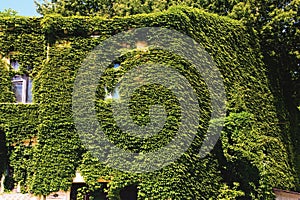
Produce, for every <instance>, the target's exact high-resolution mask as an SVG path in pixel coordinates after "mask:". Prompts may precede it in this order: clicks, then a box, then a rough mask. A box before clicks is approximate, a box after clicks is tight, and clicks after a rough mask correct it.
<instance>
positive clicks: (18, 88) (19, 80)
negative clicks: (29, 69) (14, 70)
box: [12, 75, 32, 103]
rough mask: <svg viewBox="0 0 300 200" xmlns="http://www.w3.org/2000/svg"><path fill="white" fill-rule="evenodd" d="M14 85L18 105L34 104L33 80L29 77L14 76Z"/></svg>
mask: <svg viewBox="0 0 300 200" xmlns="http://www.w3.org/2000/svg"><path fill="white" fill-rule="evenodd" d="M12 85H13V92H14V93H15V97H16V101H17V103H31V102H32V91H31V90H32V80H31V79H30V78H29V77H28V76H26V75H23V76H20V75H16V76H14V77H13V80H12Z"/></svg>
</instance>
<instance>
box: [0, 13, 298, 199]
mask: <svg viewBox="0 0 300 200" xmlns="http://www.w3.org/2000/svg"><path fill="white" fill-rule="evenodd" d="M152 26H155V27H165V28H169V29H175V30H178V31H180V32H182V33H184V34H186V35H188V36H190V37H192V38H193V39H194V40H196V41H197V42H198V43H200V44H201V45H202V46H203V47H204V48H205V50H206V51H207V52H208V53H209V54H210V55H211V56H212V57H213V59H214V61H215V62H216V64H217V67H218V68H219V70H220V72H221V73H222V75H223V78H224V85H225V90H226V95H227V102H226V107H227V117H226V119H225V127H224V129H223V131H222V137H221V139H220V141H219V142H218V143H217V145H216V147H215V148H214V150H213V151H212V152H211V153H210V154H209V155H208V156H207V157H205V158H202V159H200V158H199V156H198V149H199V147H200V146H201V144H202V142H201V141H202V140H201V138H203V134H204V133H205V131H206V129H207V125H208V121H209V113H210V112H211V108H210V105H209V101H208V99H209V93H208V91H207V88H206V85H205V83H204V81H203V80H202V78H201V76H199V74H196V73H195V70H193V68H192V67H191V65H190V64H189V62H188V61H186V60H183V59H181V58H180V57H178V56H176V55H171V54H170V53H168V52H164V51H158V50H151V49H149V50H148V51H138V50H137V51H134V52H131V53H128V54H126V55H124V56H122V57H121V58H119V60H118V62H119V63H120V66H121V67H120V69H118V70H115V69H113V66H111V67H109V68H108V69H107V70H106V72H105V76H102V78H101V79H100V80H99V87H98V93H97V97H98V99H97V101H96V103H95V106H96V108H97V111H98V119H99V121H101V124H102V128H103V129H104V130H105V133H106V134H107V135H108V137H109V138H110V139H111V140H112V141H113V142H114V143H115V144H116V145H118V146H119V147H122V148H124V149H127V150H131V151H140V152H147V151H150V150H154V149H157V148H160V147H162V146H163V145H165V144H166V143H168V142H169V141H170V139H171V138H172V137H173V135H174V130H175V131H176V130H177V128H178V127H177V126H178V124H177V123H178V121H179V119H180V116H179V114H178V113H179V111H178V110H180V108H178V103H176V98H174V96H172V94H171V93H168V91H166V90H164V89H162V88H160V87H157V86H155V85H149V86H147V87H143V88H142V89H141V90H143V91H144V92H141V94H144V95H138V94H137V95H135V96H134V97H133V98H132V101H131V106H132V107H131V110H132V116H133V119H134V121H135V122H136V123H138V124H146V123H147V122H149V120H150V119H149V114H147V108H149V105H152V104H156V103H161V104H163V105H164V106H165V107H166V108H167V109H166V110H167V112H168V118H167V121H166V126H165V128H164V129H163V130H162V131H161V132H160V133H159V134H158V135H157V136H155V137H153V138H151V140H143V139H132V138H131V137H129V136H128V135H126V134H125V133H122V131H121V130H120V129H118V127H117V125H116V122H115V121H114V120H113V117H112V113H111V101H107V100H104V90H103V87H104V85H106V86H107V87H108V90H112V87H113V85H114V84H115V83H116V82H117V81H118V80H119V79H120V78H121V77H122V76H123V75H124V74H125V73H126V72H127V71H128V70H130V69H132V67H134V66H138V65H139V64H141V63H153V62H154V63H163V64H166V65H168V66H172V67H173V68H174V69H177V70H179V71H180V73H182V74H183V75H185V77H188V80H189V81H190V83H191V84H192V86H193V87H194V88H195V91H196V92H197V95H198V101H199V102H203V104H202V105H201V111H200V113H201V116H203V117H202V118H201V119H199V123H200V126H199V129H198V132H197V137H196V138H195V141H194V142H193V143H192V145H191V147H190V148H189V149H188V151H187V152H186V153H185V154H184V155H182V156H181V157H180V159H179V160H177V161H176V162H174V163H172V164H171V165H169V166H167V167H165V168H163V169H161V170H159V171H155V172H151V173H146V174H130V173H125V172H121V171H117V170H115V169H112V168H109V167H106V166H105V165H103V164H102V163H99V162H98V161H97V159H96V158H94V157H92V155H91V154H90V153H89V152H88V151H87V150H86V149H85V147H84V146H83V144H82V143H81V141H80V139H79V137H78V135H77V133H76V131H75V127H74V122H73V118H72V91H73V85H74V80H75V77H76V72H77V70H78V69H79V68H80V66H81V63H82V61H83V59H84V58H85V57H86V56H87V55H88V52H89V51H91V50H92V49H93V48H94V47H96V46H97V45H98V44H100V43H101V41H103V40H105V39H107V38H109V37H110V36H112V35H114V34H116V33H120V32H122V31H126V30H129V29H132V28H138V27H152ZM94 34H98V35H99V37H90V36H91V35H94ZM258 44H259V42H258V38H257V37H256V36H255V31H253V30H249V29H246V27H245V26H243V25H242V24H240V23H239V22H237V21H234V20H231V19H229V18H225V17H220V16H217V15H214V14H208V13H205V12H203V11H201V10H198V9H190V8H184V7H174V8H172V9H170V10H169V11H166V12H162V13H155V14H148V15H135V16H130V17H125V18H113V19H104V18H101V17H93V18H87V17H61V16H59V15H54V16H46V17H44V18H25V17H12V18H0V54H1V56H2V57H3V58H4V57H7V58H8V57H9V58H10V59H11V60H17V61H18V62H19V64H20V69H19V70H18V71H13V70H12V68H10V67H9V66H8V65H6V64H5V63H4V62H3V63H1V66H0V80H1V85H0V91H1V93H0V102H1V104H0V113H1V114H0V134H1V144H0V148H1V155H2V154H3V155H5V156H3V157H2V156H1V159H2V158H3V160H1V163H4V164H3V165H2V166H1V168H0V172H1V173H6V175H7V172H11V173H10V174H13V176H12V177H10V179H9V178H7V180H11V179H13V181H14V182H15V183H21V185H22V188H23V191H24V192H28V191H31V192H33V193H34V194H37V195H47V194H49V193H51V192H55V191H58V190H69V188H70V186H71V184H72V177H74V175H75V171H76V170H79V171H80V172H81V174H82V175H83V176H84V178H85V180H86V182H87V185H88V188H86V190H89V191H93V190H95V189H98V188H101V187H102V184H101V183H98V181H97V180H99V178H103V179H107V180H110V182H109V183H108V189H107V190H108V191H107V192H108V196H109V197H110V198H111V199H119V193H120V191H121V189H122V188H124V187H125V186H128V185H137V187H138V197H139V199H273V193H272V188H274V187H277V188H282V189H294V188H295V187H296V186H297V183H298V179H297V176H296V174H295V171H294V167H293V164H292V159H291V157H292V156H289V155H291V154H292V152H290V150H289V145H290V138H289V133H288V132H287V131H288V128H282V127H280V126H279V125H280V124H281V121H279V118H278V117H277V116H278V113H277V111H276V107H275V102H276V103H277V102H278V101H280V100H281V99H282V98H281V97H280V96H274V95H273V94H272V93H271V91H270V81H269V80H268V78H267V76H266V67H265V65H264V64H263V62H262V55H261V53H260V47H259V46H258ZM16 74H28V75H29V76H30V77H31V78H32V79H33V85H34V86H33V94H34V103H33V104H15V103H13V102H14V101H15V99H14V96H13V93H12V91H11V82H10V80H11V78H12V77H13V76H14V75H16ZM162 94H163V95H162ZM159 96H164V97H165V98H158V97H159ZM147 106H148V107H147ZM3 152H4V153H3ZM7 169H9V170H7ZM7 176H8V177H9V175H7ZM11 182H12V181H11ZM9 185H11V183H10V184H9V183H7V187H8V188H9Z"/></svg>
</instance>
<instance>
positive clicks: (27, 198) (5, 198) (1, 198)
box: [0, 193, 38, 200]
mask: <svg viewBox="0 0 300 200" xmlns="http://www.w3.org/2000/svg"><path fill="white" fill-rule="evenodd" d="M0 200H38V198H37V197H33V196H32V195H30V194H20V193H11V194H1V195H0Z"/></svg>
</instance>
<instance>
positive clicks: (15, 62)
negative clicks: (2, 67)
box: [10, 61, 20, 70]
mask: <svg viewBox="0 0 300 200" xmlns="http://www.w3.org/2000/svg"><path fill="white" fill-rule="evenodd" d="M10 65H11V66H12V67H13V69H14V70H19V67H20V65H19V63H18V61H12V62H11V63H10Z"/></svg>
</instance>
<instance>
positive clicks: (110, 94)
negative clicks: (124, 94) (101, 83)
mask: <svg viewBox="0 0 300 200" xmlns="http://www.w3.org/2000/svg"><path fill="white" fill-rule="evenodd" d="M104 91H105V98H104V99H105V100H107V99H115V100H116V99H119V98H120V95H119V86H116V87H115V88H114V90H113V92H108V90H107V88H106V87H104Z"/></svg>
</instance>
